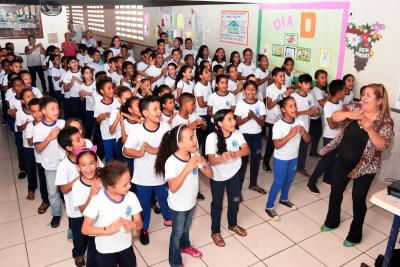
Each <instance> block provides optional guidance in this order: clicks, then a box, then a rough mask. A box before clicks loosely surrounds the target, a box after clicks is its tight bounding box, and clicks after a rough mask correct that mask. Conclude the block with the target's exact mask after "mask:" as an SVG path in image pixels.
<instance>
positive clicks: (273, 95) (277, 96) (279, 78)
mask: <svg viewBox="0 0 400 267" xmlns="http://www.w3.org/2000/svg"><path fill="white" fill-rule="evenodd" d="M272 79H273V80H274V82H273V83H272V84H271V85H270V86H268V87H267V90H266V94H265V95H266V97H267V101H266V106H267V116H266V117H265V122H266V127H267V128H268V139H267V145H266V147H265V153H264V159H263V169H264V170H265V171H266V172H271V167H270V165H269V162H270V160H271V156H272V153H273V152H274V145H273V143H272V127H273V126H274V124H275V123H276V122H277V121H279V120H280V119H281V117H282V112H281V109H280V108H279V105H278V102H279V101H282V99H283V98H284V97H287V96H290V95H291V94H292V93H293V90H292V89H287V90H286V86H285V84H284V83H285V71H284V70H283V69H281V68H274V69H273V70H272Z"/></svg>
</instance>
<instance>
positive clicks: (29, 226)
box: [22, 212, 68, 241]
mask: <svg viewBox="0 0 400 267" xmlns="http://www.w3.org/2000/svg"><path fill="white" fill-rule="evenodd" d="M51 218H52V216H51V213H49V212H48V213H45V214H40V215H36V216H32V217H27V218H23V219H22V223H23V225H24V233H25V239H26V241H30V240H33V239H37V238H40V237H44V236H48V235H52V234H56V233H60V232H63V233H64V241H67V233H66V231H67V229H68V218H67V216H66V215H65V214H64V215H63V216H62V217H61V221H60V226H58V227H57V228H52V227H51V226H50V221H51Z"/></svg>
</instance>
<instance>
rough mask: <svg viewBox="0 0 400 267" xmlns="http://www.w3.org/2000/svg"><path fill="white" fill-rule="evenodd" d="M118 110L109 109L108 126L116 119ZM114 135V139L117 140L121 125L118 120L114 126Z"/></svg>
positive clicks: (119, 135)
mask: <svg viewBox="0 0 400 267" xmlns="http://www.w3.org/2000/svg"><path fill="white" fill-rule="evenodd" d="M119 112H120V109H119V108H116V109H114V110H113V111H111V113H110V126H111V125H112V124H113V123H114V122H115V120H116V119H117V115H118V113H119ZM114 136H115V139H116V140H117V141H118V139H120V138H121V125H120V122H118V123H117V127H116V128H115V132H114Z"/></svg>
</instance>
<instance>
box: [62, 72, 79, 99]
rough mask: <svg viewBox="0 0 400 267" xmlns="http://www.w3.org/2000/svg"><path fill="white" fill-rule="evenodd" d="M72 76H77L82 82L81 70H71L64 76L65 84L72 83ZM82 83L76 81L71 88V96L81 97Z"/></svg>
mask: <svg viewBox="0 0 400 267" xmlns="http://www.w3.org/2000/svg"><path fill="white" fill-rule="evenodd" d="M72 77H76V78H78V79H79V80H80V81H81V82H82V75H81V72H80V71H77V72H72V71H70V70H69V71H67V73H65V75H64V78H63V82H64V84H66V83H71V81H72ZM81 85H82V84H81V83H78V82H76V81H75V82H74V84H73V85H72V87H71V88H70V89H69V94H70V97H79V90H80V89H81Z"/></svg>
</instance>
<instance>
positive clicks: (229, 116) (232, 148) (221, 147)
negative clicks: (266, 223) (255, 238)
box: [206, 109, 249, 247]
mask: <svg viewBox="0 0 400 267" xmlns="http://www.w3.org/2000/svg"><path fill="white" fill-rule="evenodd" d="M214 123H215V132H213V133H211V134H209V135H208V136H207V140H206V156H207V157H208V160H209V162H210V163H211V168H212V170H213V178H212V179H211V183H210V185H211V195H212V202H211V238H212V239H213V241H214V243H215V245H217V246H218V247H224V246H225V241H224V239H223V238H222V236H221V213H222V201H223V198H224V192H225V189H226V192H227V196H228V214H227V216H228V229H229V230H230V231H233V232H235V233H236V234H237V235H238V236H246V235H247V232H246V230H245V229H243V228H242V227H240V226H239V225H238V224H237V214H238V211H239V202H240V166H241V165H242V157H244V156H247V155H248V154H249V147H248V146H247V144H246V141H245V140H244V137H243V135H242V134H241V133H240V132H239V131H238V130H236V129H235V127H236V121H235V117H234V115H233V112H232V111H231V110H230V109H221V110H219V111H217V113H216V114H215V116H214Z"/></svg>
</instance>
